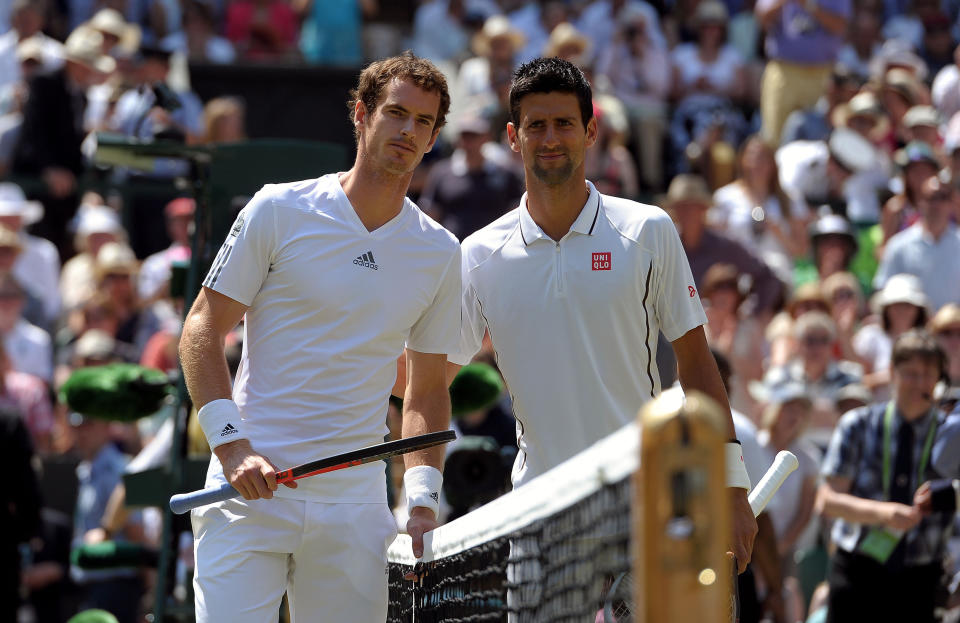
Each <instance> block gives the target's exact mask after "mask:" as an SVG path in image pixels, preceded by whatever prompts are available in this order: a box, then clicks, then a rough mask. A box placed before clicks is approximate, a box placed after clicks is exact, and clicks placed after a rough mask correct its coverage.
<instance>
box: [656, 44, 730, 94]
mask: <svg viewBox="0 0 960 623" xmlns="http://www.w3.org/2000/svg"><path fill="white" fill-rule="evenodd" d="M672 57H673V65H674V66H675V67H676V68H677V70H678V71H679V73H680V76H679V77H680V85H681V86H682V87H684V89H689V88H692V87H693V84H694V83H695V82H696V81H697V80H699V79H700V78H706V79H707V80H708V81H709V82H710V84H711V85H712V86H713V87H714V88H715V89H718V90H721V91H724V92H725V91H726V90H727V89H729V88H730V85H731V84H732V83H733V82H734V81H735V80H736V77H737V71H738V70H739V69H740V68H741V67H742V66H743V59H742V58H740V53H739V52H737V50H736V48H734V47H733V46H730V45H725V46H723V47H722V48H721V49H720V53H719V54H718V55H717V58H716V59H714V61H713V62H712V63H709V64H708V63H705V62H704V61H703V59H701V58H700V52H699V50H698V49H697V46H696V44H693V43H682V44H680V45H678V46H677V47H676V48H674V50H673V53H672ZM689 94H690V93H685V95H689Z"/></svg>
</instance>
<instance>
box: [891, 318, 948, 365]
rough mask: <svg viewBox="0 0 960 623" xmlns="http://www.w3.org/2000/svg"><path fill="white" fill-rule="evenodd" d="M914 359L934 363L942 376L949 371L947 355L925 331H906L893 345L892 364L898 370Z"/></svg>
mask: <svg viewBox="0 0 960 623" xmlns="http://www.w3.org/2000/svg"><path fill="white" fill-rule="evenodd" d="M912 359H922V360H923V361H925V362H927V363H932V364H934V365H935V366H937V368H938V369H939V370H940V376H944V375H945V374H946V371H947V353H946V352H944V350H943V348H942V347H941V346H940V344H939V342H937V340H936V339H935V338H934V337H933V336H932V335H930V333H928V332H927V331H926V330H924V329H910V330H909V331H904V332H903V333H902V334H901V335H900V337H898V338H897V340H896V341H895V342H894V343H893V353H892V355H891V357H890V363H891V366H892V367H893V368H896V367H897V366H899V365H900V364H902V363H905V362H907V361H910V360H912Z"/></svg>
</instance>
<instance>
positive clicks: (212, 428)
mask: <svg viewBox="0 0 960 623" xmlns="http://www.w3.org/2000/svg"><path fill="white" fill-rule="evenodd" d="M197 419H198V420H199V421H200V428H202V429H203V434H204V435H206V437H207V443H208V444H210V449H211V450H213V449H214V448H216V447H217V446H222V445H223V444H225V443H230V442H231V441H236V440H238V439H246V438H247V436H246V435H245V434H244V432H243V421H242V420H241V419H240V409H239V408H237V403H235V402H234V401H232V400H228V399H226V398H220V399H218V400H214V401H211V402H208V403H207V404H205V405H203V406H202V407H200V410H199V411H197Z"/></svg>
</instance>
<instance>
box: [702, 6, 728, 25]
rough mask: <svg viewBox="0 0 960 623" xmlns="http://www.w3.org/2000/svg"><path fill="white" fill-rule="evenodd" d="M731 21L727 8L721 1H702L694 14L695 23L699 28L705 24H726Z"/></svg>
mask: <svg viewBox="0 0 960 623" xmlns="http://www.w3.org/2000/svg"><path fill="white" fill-rule="evenodd" d="M729 20H730V13H729V12H727V7H726V6H724V4H723V3H722V2H720V1H719V0H701V2H700V3H699V4H698V5H697V10H696V12H695V13H694V14H693V23H694V24H696V25H697V26H702V25H704V24H726V23H727V22H728V21H729Z"/></svg>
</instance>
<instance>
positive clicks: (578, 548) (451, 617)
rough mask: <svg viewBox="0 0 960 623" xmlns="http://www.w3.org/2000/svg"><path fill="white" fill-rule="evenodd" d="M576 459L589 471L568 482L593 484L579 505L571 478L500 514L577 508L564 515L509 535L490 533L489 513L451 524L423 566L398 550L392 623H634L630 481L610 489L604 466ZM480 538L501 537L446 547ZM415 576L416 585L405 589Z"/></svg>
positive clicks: (537, 485) (628, 447) (631, 445)
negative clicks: (533, 506) (540, 507)
mask: <svg viewBox="0 0 960 623" xmlns="http://www.w3.org/2000/svg"><path fill="white" fill-rule="evenodd" d="M636 448H637V446H636V443H635V440H630V441H628V442H627V443H626V444H625V447H624V444H618V445H617V447H616V450H617V451H618V452H624V453H632V454H633V455H635V454H636ZM576 459H578V460H579V459H582V460H583V461H584V463H583V465H580V466H576V465H572V466H567V469H568V470H571V469H572V471H570V472H568V473H571V474H578V475H579V476H584V475H586V479H587V480H591V477H592V481H591V482H589V484H588V485H586V492H583V491H580V492H578V493H576V494H574V495H572V496H571V495H570V494H569V491H566V489H569V486H567V487H564V484H563V482H564V480H565V479H564V478H559V479H558V478H553V479H548V480H547V481H544V482H540V479H538V480H535V481H533V482H531V483H529V484H527V485H524V487H522V488H521V489H519V490H518V491H515V492H513V493H511V494H509V495H508V496H505V497H504V498H500V500H498V501H496V502H495V503H494V504H497V502H501V501H502V502H508V503H506V504H502V505H501V508H502V509H503V510H504V511H505V512H509V511H510V510H513V508H515V506H516V503H520V502H522V501H527V502H528V503H529V501H530V500H555V499H556V498H557V497H563V496H564V495H566V496H567V497H575V498H576V499H575V501H573V502H572V503H570V504H568V505H566V506H564V507H562V508H559V509H551V510H550V511H549V514H546V515H545V516H540V517H536V516H534V518H533V520H532V521H530V522H529V523H525V522H524V521H523V518H522V517H521V518H520V520H519V521H517V520H516V518H514V523H513V524H510V525H509V526H508V527H507V528H505V529H496V528H493V529H491V526H490V525H487V524H489V522H492V521H496V520H497V519H498V514H497V513H496V512H484V511H490V510H496V509H490V508H488V507H484V508H483V509H481V510H479V511H475V512H474V513H470V514H468V515H466V516H464V517H462V518H460V519H458V520H456V521H455V522H453V523H452V524H449V528H453V530H448V532H447V533H445V534H442V535H438V536H437V538H436V539H434V540H433V543H432V548H433V551H441V552H442V554H441V555H439V556H437V557H436V559H435V560H433V561H432V562H427V563H420V564H417V565H416V566H413V565H412V564H411V563H413V562H414V561H413V560H412V559H410V558H407V557H402V556H399V555H398V552H399V551H400V550H401V549H402V547H400V548H396V547H395V548H393V549H391V556H390V564H389V571H388V573H389V586H390V603H389V611H388V616H387V621H389V622H395V623H400V622H403V623H409V622H412V621H418V622H419V621H430V622H451V623H452V622H456V621H470V622H473V621H507V620H509V621H516V622H518V623H534V622H541V621H550V622H558V623H564V622H570V623H573V622H577V623H582V622H584V621H588V622H590V623H593V622H595V621H596V622H599V621H604V622H611V623H612V622H614V621H616V622H617V623H624V622H626V621H630V620H631V619H630V616H629V609H630V597H629V588H630V584H631V582H630V579H629V575H628V574H629V571H630V508H631V497H632V492H631V491H632V487H631V483H630V473H625V474H619V475H617V477H616V478H615V479H613V481H612V482H609V481H608V480H610V479H608V478H597V477H596V476H595V472H596V470H597V469H598V464H597V462H596V461H597V460H596V457H589V456H583V457H579V456H578V457H576ZM631 471H632V470H631ZM605 475H609V474H605ZM521 493H523V497H522V498H520V497H518V494H521ZM506 498H512V500H509V501H508V500H507V499H506ZM511 501H512V502H515V503H513V504H511V503H509V502H511ZM551 505H552V506H556V504H555V503H553V504H551ZM488 506H490V505H488ZM533 514H534V515H537V514H539V515H544V513H543V512H540V513H535V512H534V513H533ZM505 523H507V524H509V523H510V520H509V519H505ZM517 524H520V525H517ZM513 526H516V527H513ZM444 528H447V527H446V526H445V527H444ZM474 530H476V531H477V532H480V533H486V534H490V533H493V534H495V535H496V536H494V537H492V538H487V539H485V540H483V541H482V542H479V543H470V544H469V546H467V547H457V546H454V547H448V546H447V545H446V544H444V543H443V540H444V537H446V536H448V535H449V536H450V538H451V539H453V540H455V539H456V537H455V533H456V534H470V533H471V532H472V531H474ZM395 545H396V544H395ZM406 547H409V545H408V544H407V545H406ZM412 571H415V572H416V573H417V576H418V578H419V579H418V580H417V581H411V580H409V579H405V577H404V576H405V575H409V574H410V573H411V572H412Z"/></svg>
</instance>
